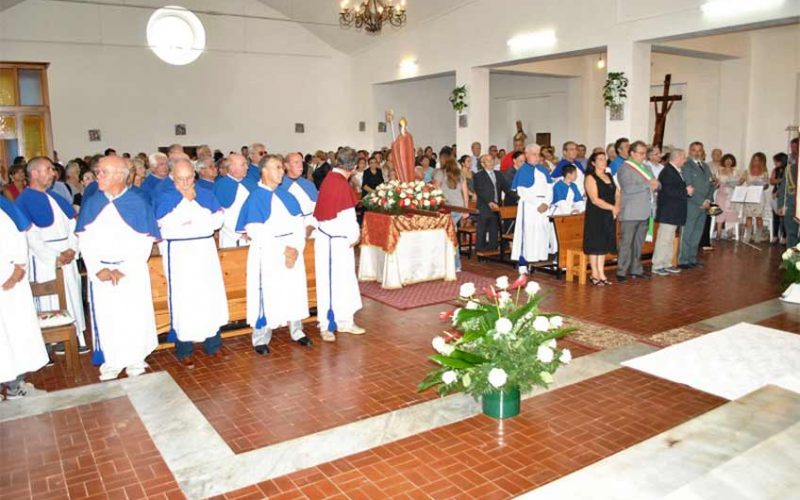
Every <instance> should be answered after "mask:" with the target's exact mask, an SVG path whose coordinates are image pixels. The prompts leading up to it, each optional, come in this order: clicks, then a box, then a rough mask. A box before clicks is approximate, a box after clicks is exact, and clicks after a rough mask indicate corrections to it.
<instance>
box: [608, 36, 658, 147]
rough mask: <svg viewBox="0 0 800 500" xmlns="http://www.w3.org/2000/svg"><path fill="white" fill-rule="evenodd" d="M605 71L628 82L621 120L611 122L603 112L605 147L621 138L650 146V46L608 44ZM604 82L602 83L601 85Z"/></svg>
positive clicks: (615, 42) (621, 43)
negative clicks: (621, 73) (638, 141)
mask: <svg viewBox="0 0 800 500" xmlns="http://www.w3.org/2000/svg"><path fill="white" fill-rule="evenodd" d="M607 50H608V52H607V54H608V65H607V68H608V71H609V72H612V71H623V72H624V73H625V76H626V77H627V78H628V98H627V100H626V101H625V116H624V117H623V119H622V120H610V119H609V118H610V117H609V112H608V109H607V108H606V144H608V143H610V142H614V141H616V140H617V139H618V138H620V137H627V138H629V139H630V140H631V142H633V141H635V140H643V141H645V142H649V141H650V139H651V138H652V131H651V130H649V129H648V128H649V121H650V44H649V43H639V42H631V41H627V40H626V41H614V42H610V43H609V44H608V48H607ZM604 83H605V82H602V83H601V85H602V84H604Z"/></svg>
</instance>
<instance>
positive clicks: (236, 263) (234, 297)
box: [148, 240, 317, 349]
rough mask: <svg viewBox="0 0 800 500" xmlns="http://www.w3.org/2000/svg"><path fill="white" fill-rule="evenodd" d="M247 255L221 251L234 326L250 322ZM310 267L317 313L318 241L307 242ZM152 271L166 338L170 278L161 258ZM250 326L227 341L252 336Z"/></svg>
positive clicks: (309, 284) (241, 251)
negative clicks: (315, 243)
mask: <svg viewBox="0 0 800 500" xmlns="http://www.w3.org/2000/svg"><path fill="white" fill-rule="evenodd" d="M247 251H248V247H240V248H225V249H221V250H218V253H219V262H220V265H221V267H222V279H223V281H224V283H225V294H226V295H227V299H228V314H229V321H230V323H231V324H236V323H242V322H244V321H245V320H246V318H247ZM303 260H304V262H305V265H306V285H307V287H308V305H309V308H310V309H311V310H312V311H313V310H315V309H316V305H317V287H316V274H315V265H314V240H307V241H306V247H305V251H304V254H303ZM148 266H149V268H150V285H151V288H152V294H153V308H154V309H155V314H156V331H157V332H158V333H159V334H165V333H167V332H168V331H169V325H170V321H169V300H168V299H169V297H168V294H167V278H166V276H165V274H164V265H163V264H162V258H161V256H160V255H153V256H151V257H150V260H149V261H148ZM250 332H251V329H250V327H249V326H242V327H240V328H234V329H231V330H228V331H226V332H224V333H223V334H222V336H223V337H225V338H227V337H233V336H237V335H249V334H250ZM172 346H173V344H172V343H168V342H164V343H162V344H161V345H159V349H165V348H169V347H172Z"/></svg>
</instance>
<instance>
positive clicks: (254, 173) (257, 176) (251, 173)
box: [246, 163, 261, 184]
mask: <svg viewBox="0 0 800 500" xmlns="http://www.w3.org/2000/svg"><path fill="white" fill-rule="evenodd" d="M246 177H247V178H248V179H250V180H251V181H255V183H256V184H258V181H260V180H261V169H260V168H258V165H256V164H255V163H251V164H250V165H248V166H247V176H246Z"/></svg>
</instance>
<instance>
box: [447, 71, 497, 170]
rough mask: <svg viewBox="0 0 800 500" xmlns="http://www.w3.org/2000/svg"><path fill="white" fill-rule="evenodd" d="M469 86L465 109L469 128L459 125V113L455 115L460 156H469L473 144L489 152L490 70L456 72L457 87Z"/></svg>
mask: <svg viewBox="0 0 800 500" xmlns="http://www.w3.org/2000/svg"><path fill="white" fill-rule="evenodd" d="M462 85H466V86H467V98H466V103H467V104H468V105H469V106H467V108H466V109H464V113H465V114H466V115H467V126H466V127H464V128H461V127H459V125H458V113H456V112H455V111H454V112H453V115H454V116H455V118H454V119H455V121H456V145H457V146H458V154H459V156H461V155H468V154H471V153H470V147H471V146H472V143H473V142H475V141H478V142H480V143H481V146H482V148H483V149H482V152H483V153H486V152H488V150H489V105H490V98H489V69H488V68H469V67H465V68H462V69H458V70H456V86H457V87H460V86H462Z"/></svg>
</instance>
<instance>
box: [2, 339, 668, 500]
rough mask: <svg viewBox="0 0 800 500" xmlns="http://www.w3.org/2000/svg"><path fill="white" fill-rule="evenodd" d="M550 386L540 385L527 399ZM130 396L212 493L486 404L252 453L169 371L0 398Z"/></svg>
mask: <svg viewBox="0 0 800 500" xmlns="http://www.w3.org/2000/svg"><path fill="white" fill-rule="evenodd" d="M654 350H655V348H654V347H652V346H649V345H645V344H640V343H633V344H628V345H625V346H621V347H618V348H614V349H607V350H605V351H601V352H597V353H593V354H590V355H587V356H582V357H580V358H577V359H575V360H573V361H572V363H571V364H570V365H569V366H566V367H563V368H562V369H561V370H559V372H558V373H557V374H556V377H555V378H556V381H555V383H554V384H553V385H552V386H551V388H550V389H549V390H553V389H557V388H559V387H565V386H567V385H570V384H574V383H577V382H580V381H582V380H586V379H589V378H592V377H596V376H599V375H602V374H604V373H607V372H610V371H613V370H615V369H618V368H619V363H620V362H622V361H624V360H626V359H630V358H634V357H637V356H642V355H644V354H647V353H649V352H652V351H654ZM543 392H545V391H544V390H543V389H537V390H534V391H532V392H531V393H530V394H526V395H524V396H523V398H525V399H527V398H530V397H534V396H536V395H537V394H541V393H543ZM120 396H127V397H128V398H129V399H130V401H131V403H132V404H133V407H134V408H135V409H136V411H137V413H138V414H139V416H140V418H141V419H142V422H143V423H144V425H145V427H146V428H147V430H148V433H149V434H150V436H151V437H152V439H153V441H154V443H155V445H156V447H157V448H158V450H159V451H160V452H161V455H162V456H163V458H164V460H165V462H166V463H167V466H168V467H169V468H170V470H171V471H172V473H173V474H174V475H175V478H176V480H177V481H178V484H179V485H180V486H181V489H182V490H183V492H184V494H186V495H187V497H189V498H193V499H195V498H198V499H199V498H206V497H209V496H212V495H219V494H223V493H226V492H229V491H233V490H236V489H239V488H242V487H245V486H248V485H251V484H254V483H258V482H261V481H266V480H268V479H272V478H276V477H280V476H283V475H286V474H290V473H292V472H295V471H298V470H302V469H305V468H308V467H313V466H315V465H319V464H322V463H325V462H329V461H331V460H336V459H338V458H341V457H345V456H348V455H352V454H355V453H359V452H362V451H365V450H368V449H370V448H374V447H376V446H381V445H383V444H386V443H389V442H392V441H396V440H399V439H403V438H406V437H409V436H413V435H415V434H418V433H421V432H425V431H428V430H431V429H435V428H437V427H441V426H444V425H448V424H451V423H455V422H458V421H460V420H463V419H466V418H469V417H472V416H474V415H477V414H478V413H479V412H480V404H479V403H478V402H476V401H475V400H473V399H472V398H470V397H467V396H464V395H460V394H459V395H453V396H448V397H446V398H441V399H435V400H432V401H427V402H424V403H420V404H416V405H412V406H409V407H406V408H402V409H399V410H396V411H392V412H388V413H385V414H382V415H377V416H375V417H371V418H367V419H364V420H359V421H357V422H352V423H349V424H346V425H343V426H339V427H335V428H333V429H328V430H325V431H321V432H318V433H315V434H311V435H308V436H303V437H301V438H297V439H293V440H290V441H285V442H282V443H277V444H274V445H271V446H267V447H264V448H261V449H258V450H253V451H250V452H247V453H242V454H238V455H237V454H234V453H233V451H232V450H231V449H230V447H229V446H228V445H227V444H226V443H225V442H224V441H223V439H222V438H221V437H220V436H219V434H218V433H217V432H216V430H215V429H214V428H213V427H212V426H211V424H209V423H208V421H207V420H206V419H205V417H204V416H203V415H202V413H200V411H199V410H198V409H197V407H195V405H194V404H193V403H192V402H191V400H190V399H189V398H188V396H186V394H185V393H184V392H183V390H181V388H180V387H179V386H178V385H177V383H176V382H175V381H174V380H173V379H172V377H171V376H170V375H169V374H167V373H166V372H158V373H152V374H148V375H144V376H140V377H137V378H133V379H122V380H118V381H113V382H106V383H101V384H94V385H91V386H86V387H79V388H75V389H67V390H63V391H57V392H54V393H49V394H46V395H44V396H41V397H38V398H34V399H31V400H19V401H14V402H9V403H4V404H3V405H0V421H3V420H10V419H14V418H22V417H28V416H33V415H37V414H41V413H45V412H48V411H56V410H61V409H66V408H70V407H73V406H77V405H81V404H86V403H92V402H96V401H102V400H105V399H110V398H114V397H120Z"/></svg>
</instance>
